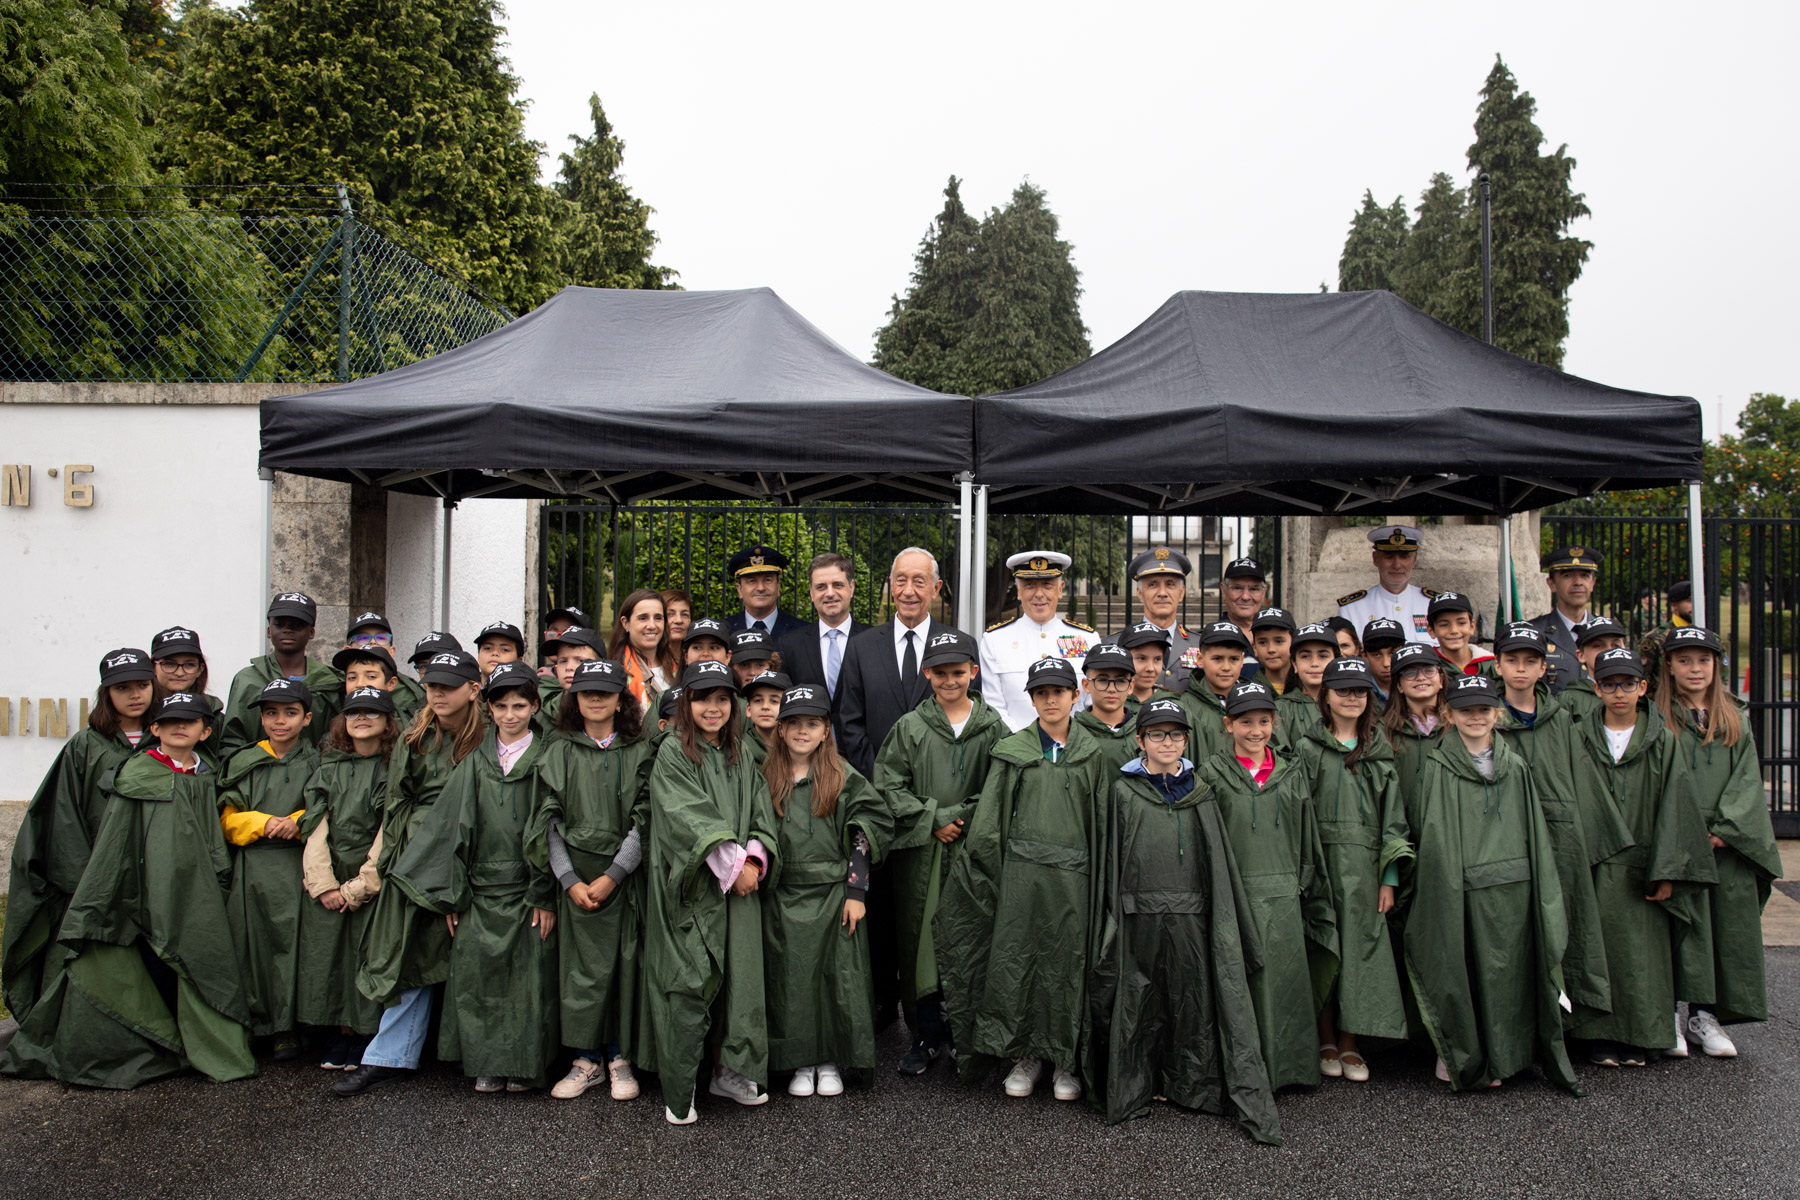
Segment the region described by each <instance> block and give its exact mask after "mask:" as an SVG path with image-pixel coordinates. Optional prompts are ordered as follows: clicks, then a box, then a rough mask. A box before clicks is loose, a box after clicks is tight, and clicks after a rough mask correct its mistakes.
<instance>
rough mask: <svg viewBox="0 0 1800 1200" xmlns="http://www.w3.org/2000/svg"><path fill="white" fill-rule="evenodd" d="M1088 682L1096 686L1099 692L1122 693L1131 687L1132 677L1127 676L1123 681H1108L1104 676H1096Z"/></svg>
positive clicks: (1095, 688)
mask: <svg viewBox="0 0 1800 1200" xmlns="http://www.w3.org/2000/svg"><path fill="white" fill-rule="evenodd" d="M1088 682H1089V683H1091V684H1093V685H1094V690H1095V691H1097V692H1122V691H1124V690H1125V689H1126V688H1128V687H1130V686H1131V677H1130V676H1129V675H1127V676H1126V677H1125V678H1123V679H1108V678H1107V677H1106V676H1104V675H1096V676H1094V677H1093V678H1092V679H1090V680H1088Z"/></svg>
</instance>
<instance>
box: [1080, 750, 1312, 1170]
mask: <svg viewBox="0 0 1800 1200" xmlns="http://www.w3.org/2000/svg"><path fill="white" fill-rule="evenodd" d="M1140 762H1141V760H1140ZM1184 770H1185V773H1186V774H1187V780H1186V782H1189V783H1192V784H1193V786H1192V788H1191V790H1189V791H1187V792H1186V793H1185V794H1181V795H1178V794H1177V793H1179V790H1180V789H1179V786H1177V787H1174V788H1171V787H1170V777H1167V776H1161V777H1152V776H1150V775H1147V774H1145V773H1144V771H1143V768H1142V766H1141V765H1140V764H1139V763H1133V764H1130V765H1128V766H1127V767H1126V768H1125V771H1124V772H1123V773H1121V774H1120V775H1119V776H1118V777H1117V778H1116V779H1115V780H1114V781H1113V788H1112V817H1111V820H1110V821H1109V822H1108V826H1109V835H1110V836H1109V837H1108V839H1107V851H1106V870H1105V873H1104V876H1103V879H1104V883H1103V889H1102V890H1103V894H1104V913H1105V915H1104V918H1103V920H1102V924H1101V934H1100V938H1099V948H1098V951H1097V953H1096V956H1095V964H1094V975H1093V980H1092V987H1093V993H1094V997H1093V1000H1094V1010H1095V1013H1096V1014H1097V1015H1096V1020H1097V1021H1098V1022H1099V1023H1100V1025H1101V1026H1102V1028H1101V1029H1100V1031H1099V1040H1100V1041H1101V1043H1102V1044H1103V1045H1105V1046H1106V1047H1107V1050H1106V1054H1107V1061H1106V1075H1105V1086H1104V1089H1103V1095H1104V1105H1105V1112H1106V1119H1107V1122H1108V1123H1109V1124H1111V1123H1116V1122H1119V1121H1123V1120H1124V1119H1125V1118H1127V1117H1134V1116H1140V1115H1142V1114H1144V1113H1146V1112H1148V1111H1149V1110H1150V1103H1151V1101H1152V1100H1153V1099H1154V1098H1155V1097H1157V1096H1165V1097H1167V1098H1168V1099H1169V1100H1170V1101H1172V1102H1173V1103H1175V1104H1179V1105H1181V1106H1182V1107H1184V1108H1192V1109H1201V1110H1203V1111H1206V1112H1212V1113H1224V1114H1227V1115H1229V1116H1231V1117H1234V1118H1236V1120H1237V1121H1238V1122H1239V1123H1241V1124H1242V1125H1243V1126H1244V1128H1245V1129H1246V1130H1247V1131H1248V1132H1249V1134H1250V1136H1251V1137H1253V1138H1255V1139H1256V1140H1257V1141H1259V1142H1264V1143H1267V1144H1270V1145H1279V1144H1280V1142H1281V1120H1280V1118H1279V1116H1277V1114H1276V1110H1275V1093H1274V1090H1273V1089H1272V1088H1271V1087H1270V1086H1269V1072H1268V1069H1267V1068H1266V1067H1265V1066H1264V1065H1263V1057H1262V1043H1261V1040H1260V1037H1259V1035H1258V1032H1257V1025H1256V1006H1255V1004H1254V1003H1253V1002H1252V1001H1251V999H1250V976H1251V974H1253V973H1254V972H1256V971H1257V970H1259V969H1261V967H1262V943H1261V941H1260V939H1259V938H1258V937H1257V933H1256V923H1255V921H1254V920H1253V919H1252V918H1251V916H1250V902H1249V899H1248V897H1246V896H1245V894H1244V890H1243V885H1242V883H1241V881H1240V880H1239V878H1238V873H1237V868H1236V865H1235V864H1234V862H1233V861H1232V856H1231V839H1230V838H1229V837H1228V836H1227V835H1226V833H1225V825H1224V820H1223V818H1222V816H1221V815H1220V812H1219V806H1218V804H1217V803H1215V802H1214V801H1213V798H1212V794H1211V793H1210V792H1209V791H1208V790H1207V788H1206V787H1205V785H1204V784H1200V783H1199V782H1198V781H1197V780H1195V779H1194V778H1193V775H1192V768H1191V767H1187V768H1184ZM1176 778H1179V777H1176ZM1094 1098H1095V1099H1099V1097H1098V1096H1096V1097H1094Z"/></svg>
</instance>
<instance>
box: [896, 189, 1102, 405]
mask: <svg viewBox="0 0 1800 1200" xmlns="http://www.w3.org/2000/svg"><path fill="white" fill-rule="evenodd" d="M1044 201H1045V197H1044V192H1043V189H1041V188H1039V187H1036V186H1034V185H1033V184H1030V183H1022V184H1020V185H1019V186H1018V188H1017V189H1015V190H1014V192H1013V194H1012V199H1011V201H1010V202H1009V203H1008V204H1007V206H1006V207H1005V208H996V209H993V210H991V211H990V212H989V213H988V215H987V217H986V218H985V219H983V220H982V221H981V222H979V223H977V222H976V220H975V218H974V217H973V216H971V215H970V214H969V212H968V210H967V209H965V208H964V207H963V203H962V195H961V189H960V183H959V181H958V180H957V179H956V177H955V176H952V177H951V178H950V182H949V184H948V185H947V186H946V187H945V188H944V208H943V211H942V212H940V213H939V214H938V216H937V219H936V220H935V221H934V222H933V223H932V226H931V228H930V229H929V230H928V231H927V232H926V234H925V237H924V239H923V240H922V241H921V242H920V243H919V251H918V254H917V255H916V256H915V258H914V260H913V273H912V287H911V288H909V289H908V291H907V293H906V296H905V298H901V297H898V296H896V297H895V298H894V303H893V308H892V309H891V310H890V312H889V315H888V323H887V324H886V325H885V326H883V327H882V328H881V329H880V330H879V331H878V332H877V333H876V335H875V360H874V361H875V365H876V366H877V367H880V368H881V369H882V370H884V371H887V372H888V373H890V374H893V375H898V376H899V377H900V378H902V379H906V380H910V381H911V382H913V383H917V384H919V385H921V386H923V387H929V388H935V389H937V390H938V391H942V392H954V393H959V394H962V395H967V396H974V395H979V394H981V393H983V392H997V391H1004V390H1005V389H1007V388H1013V387H1021V386H1023V385H1024V384H1027V383H1035V382H1037V381H1038V380H1040V379H1044V378H1047V377H1048V376H1051V375H1054V374H1055V373H1056V372H1058V371H1060V370H1063V369H1064V368H1065V367H1070V366H1073V365H1074V364H1076V363H1078V362H1080V361H1081V360H1082V359H1084V358H1086V357H1087V356H1088V355H1089V354H1090V353H1092V351H1091V350H1090V349H1089V346H1088V340H1087V327H1086V326H1085V325H1083V324H1082V321H1081V310H1080V297H1081V276H1080V273H1079V272H1078V271H1077V270H1076V269H1075V263H1074V260H1073V258H1072V257H1071V253H1070V247H1069V244H1068V243H1067V242H1065V241H1063V240H1062V239H1061V238H1059V237H1058V236H1057V233H1058V225H1057V219H1056V214H1054V213H1053V212H1051V211H1050V209H1049V207H1048V205H1046V204H1045V202H1044Z"/></svg>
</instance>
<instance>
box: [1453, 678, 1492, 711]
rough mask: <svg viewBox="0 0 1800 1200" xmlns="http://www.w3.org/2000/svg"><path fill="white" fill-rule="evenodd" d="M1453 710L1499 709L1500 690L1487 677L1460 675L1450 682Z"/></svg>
mask: <svg viewBox="0 0 1800 1200" xmlns="http://www.w3.org/2000/svg"><path fill="white" fill-rule="evenodd" d="M1450 707H1451V708H1499V707H1500V689H1499V688H1497V687H1495V686H1494V681H1493V680H1491V679H1489V678H1488V677H1487V676H1486V675H1458V676H1457V677H1456V678H1455V679H1452V680H1451V681H1450Z"/></svg>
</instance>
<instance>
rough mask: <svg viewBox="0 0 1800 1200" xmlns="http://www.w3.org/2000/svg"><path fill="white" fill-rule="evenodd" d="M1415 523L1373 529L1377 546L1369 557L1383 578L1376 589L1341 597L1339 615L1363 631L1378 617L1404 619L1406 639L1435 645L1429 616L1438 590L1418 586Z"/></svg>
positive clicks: (1401, 621)
mask: <svg viewBox="0 0 1800 1200" xmlns="http://www.w3.org/2000/svg"><path fill="white" fill-rule="evenodd" d="M1421 536H1422V535H1421V534H1420V533H1419V531H1418V530H1417V529H1415V528H1413V527H1412V526H1411V525H1383V526H1381V527H1379V528H1377V529H1371V530H1369V543H1370V545H1372V546H1373V547H1374V549H1373V550H1371V551H1370V552H1369V557H1370V558H1371V559H1373V560H1374V562H1375V571H1376V574H1377V575H1379V576H1380V578H1379V579H1378V580H1377V581H1376V584H1375V586H1374V587H1372V588H1365V589H1363V590H1362V591H1360V592H1351V593H1350V594H1349V595H1348V596H1339V597H1338V616H1340V617H1342V618H1344V620H1346V621H1348V622H1350V624H1351V625H1353V626H1354V627H1355V628H1356V629H1358V630H1361V629H1362V628H1363V626H1365V625H1367V624H1368V623H1369V622H1370V621H1373V620H1374V619H1375V618H1377V617H1386V618H1387V619H1388V620H1390V621H1398V622H1400V628H1401V629H1402V630H1404V631H1405V633H1406V640H1407V641H1409V642H1418V643H1420V644H1421V645H1426V646H1435V645H1437V639H1436V638H1434V637H1432V636H1431V626H1430V621H1429V620H1428V617H1429V615H1430V613H1431V602H1432V600H1433V599H1434V598H1435V597H1436V596H1437V591H1436V589H1433V588H1422V587H1416V586H1414V584H1413V582H1412V573H1413V568H1414V567H1416V566H1418V565H1419V539H1420V537H1421Z"/></svg>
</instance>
